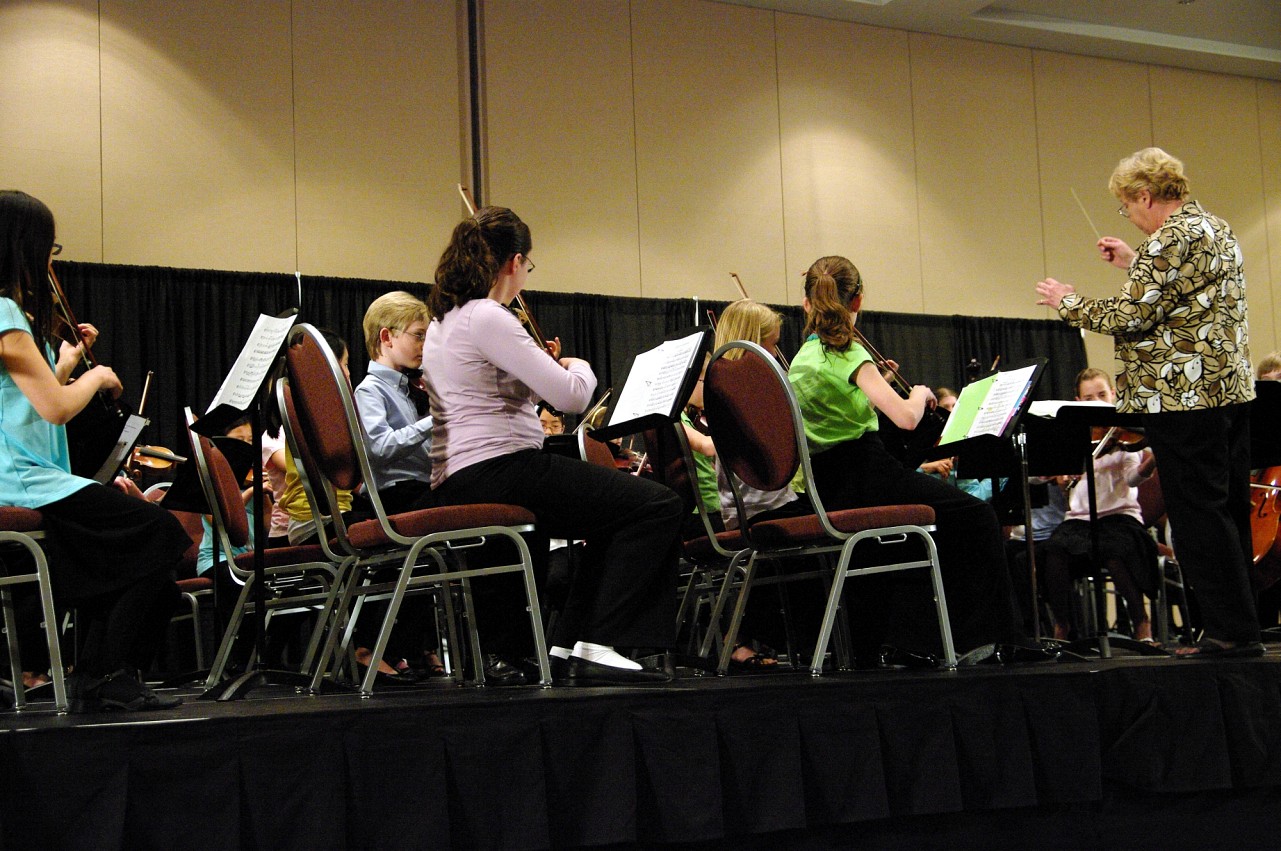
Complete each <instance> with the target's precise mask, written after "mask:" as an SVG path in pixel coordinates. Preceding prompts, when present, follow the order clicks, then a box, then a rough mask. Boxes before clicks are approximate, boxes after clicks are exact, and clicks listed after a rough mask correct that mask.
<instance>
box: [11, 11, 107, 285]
mask: <svg viewBox="0 0 1281 851" xmlns="http://www.w3.org/2000/svg"><path fill="white" fill-rule="evenodd" d="M0 116H3V118H0V188H4V189H21V190H22V191H24V192H27V193H30V194H31V195H34V196H36V197H37V198H39V199H40V200H42V201H44V202H45V204H47V205H48V206H49V208H50V209H51V210H53V214H54V218H55V220H56V221H57V227H58V241H59V242H60V243H61V244H62V245H63V247H64V248H63V254H62V256H63V257H64V258H65V259H67V260H81V261H90V262H92V261H99V260H101V259H102V179H101V178H102V172H101V168H100V163H101V160H100V157H99V151H100V149H99V145H98V127H99V121H98V15H97V4H96V3H95V2H93V0H68V2H65V3H60V4H56V5H54V4H43V5H42V4H34V3H0Z"/></svg>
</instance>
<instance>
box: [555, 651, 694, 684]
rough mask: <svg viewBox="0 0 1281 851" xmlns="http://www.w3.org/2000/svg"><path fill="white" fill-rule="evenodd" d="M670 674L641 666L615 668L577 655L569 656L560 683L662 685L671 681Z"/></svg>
mask: <svg viewBox="0 0 1281 851" xmlns="http://www.w3.org/2000/svg"><path fill="white" fill-rule="evenodd" d="M671 679H672V678H671V676H669V675H668V674H667V673H666V672H664V671H654V670H651V669H648V668H641V669H640V670H639V671H636V670H632V669H629V668H616V667H614V666H613V665H602V664H601V663H600V662H592V661H590V660H588V659H583V658H581V657H579V656H571V657H569V668H568V671H567V673H566V675H565V678H564V682H563V683H561V685H567V686H643V685H662V684H663V683H666V682H671Z"/></svg>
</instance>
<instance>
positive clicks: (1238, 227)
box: [1152, 67, 1276, 354]
mask: <svg viewBox="0 0 1281 851" xmlns="http://www.w3.org/2000/svg"><path fill="white" fill-rule="evenodd" d="M1258 91H1259V90H1258V88H1257V86H1256V81H1254V80H1250V79H1246V78H1244V77H1229V76H1226V75H1222V74H1207V73H1203V72H1199V71H1180V70H1178V69H1175V68H1161V67H1154V68H1153V69H1152V116H1153V119H1152V124H1153V131H1154V133H1153V138H1154V140H1155V144H1156V145H1158V146H1159V147H1162V148H1164V149H1165V150H1167V151H1169V152H1170V153H1171V154H1173V155H1174V156H1176V157H1178V158H1179V159H1181V160H1183V164H1184V166H1185V168H1186V170H1187V175H1188V188H1189V194H1190V196H1191V197H1192V198H1195V199H1197V200H1198V201H1200V202H1201V203H1202V204H1204V205H1205V207H1206V209H1208V210H1209V211H1210V212H1212V213H1214V214H1215V215H1217V216H1221V217H1222V218H1224V219H1226V220H1227V222H1228V224H1230V225H1231V226H1232V230H1233V232H1234V233H1235V234H1236V237H1237V241H1238V242H1239V243H1240V244H1241V251H1242V253H1244V255H1245V280H1246V286H1247V292H1248V299H1249V306H1250V317H1251V319H1254V317H1256V316H1263V317H1265V320H1264V321H1265V322H1266V318H1267V317H1270V316H1272V315H1273V312H1274V311H1275V309H1276V304H1275V298H1274V296H1273V293H1272V290H1271V287H1270V286H1269V285H1268V283H1269V282H1268V280H1267V274H1268V265H1269V264H1268V234H1267V222H1266V217H1265V205H1264V191H1263V179H1264V173H1263V162H1262V159H1261V156H1262V155H1261V151H1260V144H1259V140H1260V138H1261V137H1260V124H1259V97H1258ZM1253 324H1254V323H1253V322H1251V326H1253ZM1253 331H1254V329H1253V327H1251V332H1253ZM1251 338H1252V339H1251V346H1250V348H1251V350H1252V354H1253V353H1254V352H1255V350H1257V349H1258V348H1259V346H1261V345H1263V346H1266V345H1267V342H1266V336H1264V337H1260V338H1259V339H1254V334H1253V333H1252V334H1251ZM1264 351H1267V349H1264Z"/></svg>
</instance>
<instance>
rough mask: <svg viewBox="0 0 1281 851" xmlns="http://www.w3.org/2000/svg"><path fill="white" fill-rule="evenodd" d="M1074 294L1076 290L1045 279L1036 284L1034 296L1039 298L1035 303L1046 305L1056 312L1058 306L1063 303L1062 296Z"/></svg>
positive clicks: (1051, 279) (1050, 279)
mask: <svg viewBox="0 0 1281 851" xmlns="http://www.w3.org/2000/svg"><path fill="white" fill-rule="evenodd" d="M1074 292H1076V290H1075V289H1074V288H1073V287H1072V286H1070V285H1068V284H1061V283H1059V282H1058V281H1056V280H1054V279H1053V278H1046V279H1045V280H1044V281H1037V282H1036V294H1037V295H1039V296H1040V298H1038V299H1037V300H1036V303H1037V304H1044V305H1048V306H1050V307H1052V308H1054V309H1055V310H1058V309H1059V304H1060V303H1061V302H1062V301H1063V296H1065V295H1067V294H1068V293H1074Z"/></svg>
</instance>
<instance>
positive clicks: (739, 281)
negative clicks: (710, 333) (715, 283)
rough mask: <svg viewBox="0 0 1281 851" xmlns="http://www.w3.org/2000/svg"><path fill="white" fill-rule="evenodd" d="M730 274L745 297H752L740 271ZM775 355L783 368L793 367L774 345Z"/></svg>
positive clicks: (714, 324)
mask: <svg viewBox="0 0 1281 851" xmlns="http://www.w3.org/2000/svg"><path fill="white" fill-rule="evenodd" d="M729 276H730V277H731V278H733V279H734V286H736V287H738V292H739V294H740V295H741V296H742V297H743V298H751V296H750V295H748V294H747V287H745V286H743V279H742V278H740V277H739V276H738V273H737V272H730V273H729ZM715 327H716V323H714V322H713V323H712V328H713V329H714V328H715ZM773 355H774V357H776V358H778V362H779V363H781V364H782V365H783V369H791V368H792V365H791V364H790V363H789V362H788V360H787V356H786V355H784V354H783V352H782V350H781V349H779V348H778V347H777V346H775V347H774V351H773Z"/></svg>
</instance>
